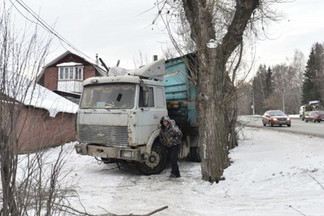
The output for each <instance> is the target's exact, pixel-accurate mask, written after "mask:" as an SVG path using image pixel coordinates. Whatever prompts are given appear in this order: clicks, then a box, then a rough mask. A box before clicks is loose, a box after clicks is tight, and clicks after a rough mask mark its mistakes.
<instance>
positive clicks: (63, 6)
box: [1, 0, 324, 68]
mask: <svg viewBox="0 0 324 216" xmlns="http://www.w3.org/2000/svg"><path fill="white" fill-rule="evenodd" d="M1 1H4V0H1ZM6 1H7V4H8V5H9V4H11V3H10V1H8V0H6ZM13 2H15V1H13ZM24 2H25V3H26V4H27V5H28V6H29V7H30V8H32V9H33V10H34V11H35V12H37V13H38V14H40V17H42V18H43V20H45V21H46V22H47V23H48V24H50V25H54V24H55V30H56V31H57V32H58V33H60V34H61V35H62V36H63V37H64V38H65V39H67V40H68V41H69V42H71V43H72V44H73V45H74V46H76V47H77V48H78V49H80V50H82V51H83V52H84V53H86V54H87V55H88V56H90V57H91V58H93V59H95V55H96V53H98V54H99V57H101V58H102V59H103V60H104V61H105V62H106V64H107V65H108V66H113V65H115V64H116V62H117V60H118V59H120V60H121V64H120V66H122V67H126V68H133V67H134V66H135V65H134V59H135V60H138V59H139V52H141V53H142V54H143V55H144V58H147V59H148V61H151V59H152V56H153V55H154V54H158V55H160V56H161V55H162V54H163V51H162V49H166V43H167V41H168V37H167V35H166V33H165V32H162V31H160V29H158V28H157V27H156V26H152V25H151V23H152V20H153V19H154V18H155V15H156V10H155V9H153V10H149V11H148V12H146V13H143V12H144V11H147V10H148V9H150V8H152V7H153V6H154V2H155V0H122V1H121V0H55V1H53V0H24ZM278 7H279V8H278V9H279V10H282V11H283V12H284V13H285V18H283V20H282V21H281V22H279V23H272V25H271V26H268V27H267V29H266V30H267V33H268V38H267V39H264V40H260V41H257V42H256V65H258V64H260V63H265V64H266V65H268V66H271V65H274V64H278V63H282V62H286V59H287V58H290V59H291V58H292V57H293V54H294V51H295V50H296V49H298V50H300V51H302V52H303V53H304V55H305V58H306V59H307V57H308V55H309V52H310V49H311V46H312V45H313V44H314V43H315V42H321V43H322V42H323V41H324V22H323V20H324V19H323V18H324V1H323V0H296V1H293V2H291V3H285V4H280V5H279V6H278ZM21 11H22V12H23V11H24V10H23V9H21ZM23 13H24V14H26V12H23ZM19 16H20V18H21V15H19V14H18V15H16V18H15V20H16V21H17V22H21V19H20V18H19ZM29 17H31V16H29ZM66 49H69V50H71V51H72V52H75V51H74V50H73V49H71V48H70V47H68V46H66V45H65V47H63V46H62V45H61V43H59V41H58V40H57V39H54V41H53V44H52V47H51V53H50V56H49V58H50V59H49V60H48V61H50V60H52V59H53V58H55V57H56V56H58V55H60V54H61V53H63V52H65V50H66Z"/></svg>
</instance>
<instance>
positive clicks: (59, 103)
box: [0, 72, 78, 117]
mask: <svg viewBox="0 0 324 216" xmlns="http://www.w3.org/2000/svg"><path fill="white" fill-rule="evenodd" d="M1 79H3V77H0V80H1ZM0 89H1V91H2V93H3V94H5V95H7V96H9V97H11V98H13V99H15V100H17V101H18V102H21V103H23V104H24V105H26V106H32V107H36V108H42V109H46V110H48V112H49V115H50V116H51V117H55V116H56V114H57V113H59V112H64V113H76V112H77V110H78V105H77V104H75V103H73V102H71V101H69V100H67V99H65V98H64V97H62V96H60V95H58V94H56V93H54V92H52V91H50V90H49V89H47V88H45V87H43V86H41V85H39V84H37V83H35V82H33V81H31V80H29V79H27V78H25V77H23V76H21V75H19V74H17V73H12V72H10V73H8V72H7V73H6V84H5V86H3V83H2V82H1V86H0Z"/></svg>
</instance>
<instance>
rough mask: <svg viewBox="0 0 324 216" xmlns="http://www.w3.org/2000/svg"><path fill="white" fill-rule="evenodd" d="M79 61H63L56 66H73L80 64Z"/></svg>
mask: <svg viewBox="0 0 324 216" xmlns="http://www.w3.org/2000/svg"><path fill="white" fill-rule="evenodd" d="M81 65H82V64H81V63H78V62H64V63H61V64H57V65H56V66H57V67H73V66H81Z"/></svg>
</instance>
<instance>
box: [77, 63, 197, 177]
mask: <svg viewBox="0 0 324 216" xmlns="http://www.w3.org/2000/svg"><path fill="white" fill-rule="evenodd" d="M181 64H183V63H181V60H180V59H173V60H170V61H165V60H164V59H160V60H157V61H154V62H153V63H150V64H148V65H145V66H143V67H140V68H138V69H135V70H126V69H123V68H119V67H115V68H110V70H109V76H105V77H92V78H88V79H86V80H85V81H83V92H82V96H81V100H80V104H79V110H78V113H77V116H76V137H77V140H78V143H77V144H76V145H75V150H76V152H77V153H78V154H81V155H90V156H93V157H95V158H97V159H99V160H102V161H103V162H105V163H114V162H120V161H126V162H133V163H136V165H137V168H138V170H139V171H140V172H142V173H143V174H146V175H151V174H158V173H161V172H162V171H163V169H164V168H165V166H166V164H167V161H168V154H167V149H166V148H165V147H164V146H163V145H161V144H160V142H159V139H158V136H159V131H160V128H159V127H160V120H161V118H162V116H165V115H168V110H169V115H170V117H171V118H172V117H174V119H175V121H176V123H177V124H179V126H180V128H181V129H182V130H183V133H184V138H183V142H182V149H181V151H180V153H179V157H180V158H184V157H188V156H190V157H191V158H193V159H194V160H196V161H197V160H199V148H198V138H197V136H198V130H197V123H196V120H195V119H194V118H196V117H195V110H196V109H195V104H194V101H195V91H196V90H193V89H194V88H192V89H190V88H188V85H189V84H188V83H189V82H188V80H186V79H187V78H188V77H189V76H188V71H187V69H186V68H185V67H183V65H182V66H181ZM180 80H181V82H179V81H180ZM190 151H191V152H190Z"/></svg>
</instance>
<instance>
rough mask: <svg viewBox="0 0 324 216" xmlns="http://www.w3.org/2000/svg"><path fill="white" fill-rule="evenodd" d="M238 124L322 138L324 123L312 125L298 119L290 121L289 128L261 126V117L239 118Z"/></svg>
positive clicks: (312, 123)
mask: <svg viewBox="0 0 324 216" xmlns="http://www.w3.org/2000/svg"><path fill="white" fill-rule="evenodd" d="M239 122H240V123H241V124H243V125H245V126H248V127H260V128H264V129H268V130H277V131H282V132H289V133H297V134H304V135H309V136H315V137H320V138H324V122H321V123H314V122H307V123H306V122H305V121H302V120H301V119H300V118H292V119H291V127H287V126H282V127H279V126H274V127H270V126H268V125H267V126H265V127H264V126H263V124H262V118H261V116H250V115H249V116H239Z"/></svg>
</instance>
